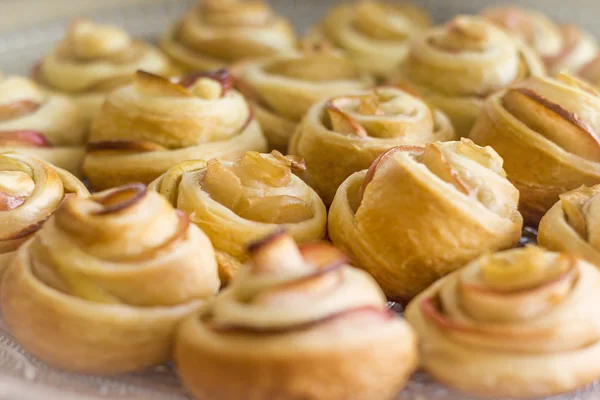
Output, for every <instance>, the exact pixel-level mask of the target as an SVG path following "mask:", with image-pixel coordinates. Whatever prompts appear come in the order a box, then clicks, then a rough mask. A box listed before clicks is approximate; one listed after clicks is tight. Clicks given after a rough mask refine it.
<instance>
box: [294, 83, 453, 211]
mask: <svg viewBox="0 0 600 400" xmlns="http://www.w3.org/2000/svg"><path fill="white" fill-rule="evenodd" d="M453 139H456V136H455V134H454V129H453V128H452V124H451V123H450V120H449V119H448V117H446V116H445V115H444V113H442V112H441V111H438V110H436V109H433V108H431V107H429V106H428V105H427V104H426V103H425V102H424V101H423V100H422V99H420V98H419V97H417V96H414V95H412V94H410V93H408V92H406V91H403V90H401V89H399V88H395V87H392V86H382V87H378V88H375V89H369V90H363V91H355V92H351V93H348V94H346V95H341V96H333V97H330V98H328V99H325V100H322V101H320V102H319V103H317V104H315V105H314V106H312V107H311V109H310V110H309V112H308V113H307V115H306V117H305V118H304V119H303V121H302V123H301V124H300V126H299V127H298V129H297V130H296V133H295V135H294V137H293V138H292V140H291V144H290V150H289V152H290V154H297V155H299V156H300V157H302V158H304V160H305V161H306V172H305V173H304V174H302V177H303V178H305V180H306V181H307V182H308V183H309V184H310V185H311V187H313V188H314V189H315V190H316V191H317V193H319V195H320V196H321V197H322V198H323V200H324V201H325V203H326V204H331V202H332V201H333V197H334V196H335V192H336V190H337V188H338V187H339V186H340V185H341V184H342V182H344V180H346V178H348V177H349V176H350V175H352V174H353V173H355V172H358V171H361V170H363V169H367V168H369V166H370V165H371V164H372V163H373V161H375V159H376V158H377V157H378V156H379V155H380V154H381V153H383V152H384V151H386V150H387V149H389V148H391V147H394V146H403V145H422V144H425V143H430V142H436V141H440V142H444V141H448V140H453Z"/></svg>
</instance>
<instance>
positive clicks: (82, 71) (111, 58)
mask: <svg viewBox="0 0 600 400" xmlns="http://www.w3.org/2000/svg"><path fill="white" fill-rule="evenodd" d="M138 69H142V70H144V71H148V72H153V73H156V74H161V75H162V74H164V75H168V74H170V73H173V72H174V71H173V69H172V67H171V65H170V63H169V61H168V59H167V58H166V57H165V56H164V55H163V54H162V53H161V52H160V51H159V50H158V49H155V48H154V47H152V46H150V45H148V44H146V43H143V42H142V41H140V40H137V39H134V38H132V37H131V36H129V34H128V33H127V32H125V31H123V30H122V29H121V28H119V27H116V26H111V25H100V24H96V23H94V22H92V21H87V20H77V21H75V22H73V23H72V24H71V26H70V27H69V28H68V29H67V32H66V36H65V37H64V38H63V40H62V41H61V42H60V43H59V44H58V45H57V46H56V47H55V48H54V49H53V50H52V51H51V52H50V53H48V54H46V55H45V56H44V58H43V59H42V60H41V62H40V64H39V65H38V66H37V67H36V68H35V70H34V78H35V80H36V81H37V82H38V83H40V84H41V85H43V86H44V87H45V88H47V89H49V90H51V91H54V92H60V93H63V94H67V95H69V96H70V97H72V98H73V99H74V100H75V101H77V103H78V104H79V105H80V106H81V108H82V110H83V112H84V113H85V115H86V116H87V117H88V119H91V118H92V117H93V116H94V115H96V113H97V112H98V111H99V110H100V107H101V106H102V103H103V102H104V99H105V98H106V95H107V94H108V93H109V92H111V91H112V90H114V89H115V88H117V87H120V86H123V85H126V84H127V83H129V82H131V81H132V79H133V74H134V73H135V71H137V70H138Z"/></svg>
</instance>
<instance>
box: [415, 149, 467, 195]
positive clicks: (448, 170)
mask: <svg viewBox="0 0 600 400" xmlns="http://www.w3.org/2000/svg"><path fill="white" fill-rule="evenodd" d="M420 161H421V163H422V164H424V165H425V166H427V168H428V169H429V171H431V172H432V173H434V174H435V175H437V177H438V178H440V179H441V180H443V181H445V182H448V183H450V184H451V185H452V186H454V187H455V188H456V189H458V190H459V191H460V192H462V193H464V194H466V195H469V194H470V193H471V190H470V188H469V186H468V185H467V183H466V182H465V181H464V180H463V179H462V178H461V176H460V174H459V173H458V172H457V171H456V170H455V169H454V168H453V167H452V165H451V164H450V163H449V162H448V160H447V159H446V157H445V156H444V153H443V152H442V149H441V148H440V145H439V144H435V143H433V144H428V145H427V146H425V151H424V152H423V155H422V156H421V158H420Z"/></svg>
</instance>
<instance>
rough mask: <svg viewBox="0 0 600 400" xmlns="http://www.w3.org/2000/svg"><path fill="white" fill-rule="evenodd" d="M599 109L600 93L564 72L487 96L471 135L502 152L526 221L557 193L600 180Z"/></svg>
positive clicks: (537, 216) (545, 207) (537, 214)
mask: <svg viewBox="0 0 600 400" xmlns="http://www.w3.org/2000/svg"><path fill="white" fill-rule="evenodd" d="M599 111H600V95H599V93H598V92H597V91H596V90H595V89H593V88H592V87H591V86H590V85H588V84H586V83H584V82H583V81H580V80H578V79H576V78H573V77H571V76H569V75H566V74H559V75H558V77H557V79H553V78H547V77H534V78H531V79H528V80H526V81H524V82H521V83H519V84H518V85H515V86H513V87H511V88H510V89H509V90H507V91H504V92H500V93H497V94H495V95H493V96H491V97H490V98H489V99H488V100H487V101H486V104H485V107H484V109H483V112H482V113H481V114H480V116H479V117H478V119H477V123H476V124H475V126H474V127H473V131H472V132H471V135H470V137H471V139H473V141H475V143H477V144H480V145H490V146H492V147H493V148H494V149H495V150H496V151H498V153H499V154H500V155H501V156H502V157H503V158H504V161H505V166H506V171H507V172H508V176H509V178H510V180H511V181H512V182H513V184H514V185H515V186H516V187H517V188H518V189H519V191H520V192H521V204H520V210H521V212H522V214H523V216H524V217H525V220H526V221H527V222H528V223H530V224H537V223H538V222H539V220H540V218H541V217H542V216H543V215H544V213H545V212H546V211H548V210H549V209H550V207H552V205H554V203H555V202H556V201H557V200H558V195H559V194H561V193H564V192H566V191H568V190H572V189H575V188H577V187H579V186H580V185H582V184H586V185H594V184H596V183H600V137H599V136H598V132H600V121H599V120H598V118H597V114H598V112H599Z"/></svg>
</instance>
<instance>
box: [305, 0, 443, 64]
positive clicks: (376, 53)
mask: <svg viewBox="0 0 600 400" xmlns="http://www.w3.org/2000/svg"><path fill="white" fill-rule="evenodd" d="M431 24H432V23H431V18H430V16H429V14H428V13H427V11H425V10H423V9H422V8H421V7H418V6H417V5H415V4H412V3H409V2H400V3H391V2H387V1H373V0H358V1H356V2H354V3H342V4H340V5H338V6H336V7H334V8H333V9H332V10H331V11H330V12H329V13H328V14H327V15H326V16H325V18H324V20H323V21H322V22H321V23H320V24H319V26H318V27H317V28H316V29H315V30H314V31H313V32H312V33H311V36H314V37H324V38H326V39H327V40H328V41H330V42H331V43H333V45H334V46H336V47H338V48H340V49H342V50H344V51H345V52H347V54H348V56H349V57H350V58H351V59H352V60H353V61H354V62H355V63H356V64H357V65H359V66H361V67H362V68H364V69H365V70H367V71H369V72H371V73H373V74H375V75H377V76H385V75H386V74H388V73H389V72H391V71H393V70H394V69H395V68H397V67H398V66H399V65H400V64H401V63H402V61H403V60H404V58H405V57H406V54H407V53H408V49H409V42H410V39H412V38H413V37H415V36H417V35H420V34H422V33H423V32H424V31H425V30H426V29H427V28H429V27H430V26H431Z"/></svg>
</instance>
